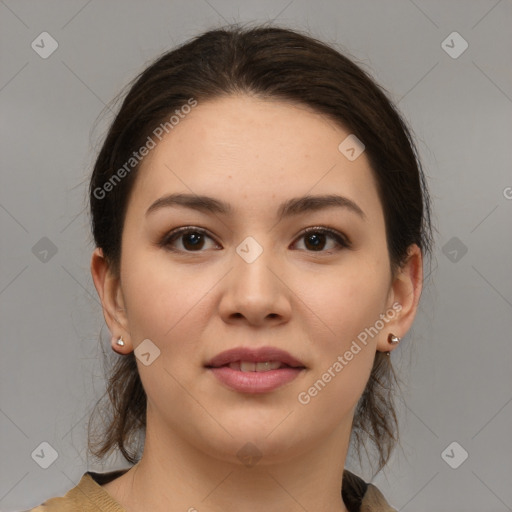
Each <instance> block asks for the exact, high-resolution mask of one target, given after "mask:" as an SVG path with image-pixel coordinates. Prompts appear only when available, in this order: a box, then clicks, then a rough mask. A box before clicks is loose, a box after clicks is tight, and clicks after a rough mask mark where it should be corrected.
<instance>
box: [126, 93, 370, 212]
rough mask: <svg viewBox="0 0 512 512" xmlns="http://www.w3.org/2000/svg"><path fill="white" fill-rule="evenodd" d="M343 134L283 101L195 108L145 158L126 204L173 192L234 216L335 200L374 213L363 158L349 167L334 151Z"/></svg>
mask: <svg viewBox="0 0 512 512" xmlns="http://www.w3.org/2000/svg"><path fill="white" fill-rule="evenodd" d="M349 135H350V132H349V131H347V130H346V129H344V128H343V127H341V126H340V125H339V124H337V123H334V122H333V121H332V120H331V119H329V118H327V117H326V116H323V115H321V114H319V113H317V112H315V111H313V110H311V109H310V108H308V107H306V106H302V105H297V104H292V103H288V102H284V101H279V100H262V99H257V98H253V97H249V96H228V97H223V98H219V99H215V100H213V101H207V102H204V103H201V102H199V103H198V105H197V106H196V107H195V108H194V109H192V110H191V112H190V113H189V114H187V115H186V116H183V118H181V119H180V121H179V123H178V124H177V125H175V126H174V127H173V129H172V130H171V131H169V133H168V134H167V135H166V136H165V137H163V139H162V141H161V142H159V143H158V144H157V145H156V147H155V148H154V149H153V150H151V152H150V153H149V154H148V155H147V156H146V157H145V159H144V161H143V162H142V164H141V167H140V169H139V171H138V176H137V179H136V183H135V188H136V189H137V190H136V192H135V191H134V192H135V193H134V194H133V196H132V197H133V199H134V200H135V201H136V202H137V203H140V205H141V207H142V206H143V204H146V205H147V204H148V202H150V201H154V200H155V199H157V198H158V197H160V196H162V195H164V194H166V193H170V192H175V191H179V192H184V193H192V194H198V195H210V196H215V197H219V198H222V199H223V200H225V201H227V202H229V203H232V204H233V206H234V209H235V210H237V209H240V208H244V209H250V208H256V207H258V208H259V207H261V203H262V202H268V201H272V202H275V203H278V202H279V203H280V202H282V201H284V200H286V199H287V198H289V197H297V196H303V195H306V194H326V193H340V194H343V195H344V196H346V197H349V198H354V199H356V198H357V201H358V203H359V204H360V205H361V203H363V204H364V205H365V207H366V209H369V210H371V209H372V208H377V209H378V208H379V207H380V204H377V205H375V204H374V203H375V201H377V203H378V202H379V201H378V197H377V191H376V186H375V181H374V177H373V173H372V171H371V168H370V166H369V163H368V160H367V158H366V156H365V154H364V152H363V153H362V154H361V155H360V156H359V157H358V158H356V159H355V160H353V161H350V160H349V159H347V158H346V156H345V155H344V154H342V153H341V152H340V150H339V149H338V147H339V145H340V143H342V142H343V141H344V140H345V139H346V138H347V137H348V136H349ZM361 206H362V205H361Z"/></svg>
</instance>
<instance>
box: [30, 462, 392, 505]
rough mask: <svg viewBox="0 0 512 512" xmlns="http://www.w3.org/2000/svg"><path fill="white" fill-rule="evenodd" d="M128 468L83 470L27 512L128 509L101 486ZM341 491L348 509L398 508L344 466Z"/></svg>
mask: <svg viewBox="0 0 512 512" xmlns="http://www.w3.org/2000/svg"><path fill="white" fill-rule="evenodd" d="M126 471H128V470H127V469H122V470H118V471H110V472H108V473H93V472H91V471H88V472H86V473H84V475H83V476H82V478H81V480H80V482H79V483H78V485H77V486H76V487H73V488H72V489H71V490H69V491H68V492H67V493H66V495H65V496H63V497H58V498H50V499H48V500H46V501H45V502H44V503H42V504H41V505H39V506H38V507H36V508H33V509H31V510H30V511H26V512H71V511H72V512H76V511H77V510H80V511H81V512H98V511H99V510H100V511H101V512H126V510H125V509H124V508H123V507H121V505H120V504H119V503H118V502H117V501H115V500H114V498H113V497H112V496H111V495H110V494H109V493H108V492H107V491H106V490H105V489H103V487H101V486H102V485H103V484H106V483H107V482H110V481H112V480H114V479H115V478H117V477H119V476H121V475H122V474H123V473H125V472H126ZM341 494H342V496H343V501H344V503H345V505H346V507H347V508H348V510H349V512H397V511H396V509H394V508H392V507H391V506H390V505H389V504H388V502H387V501H386V500H385V498H384V496H383V495H382V493H381V492H380V491H379V489H377V487H375V486H374V485H373V484H367V483H366V482H365V481H364V480H362V479H361V478H359V477H358V476H356V475H354V474H353V473H350V472H349V471H347V470H345V471H344V472H343V485H342V491H341Z"/></svg>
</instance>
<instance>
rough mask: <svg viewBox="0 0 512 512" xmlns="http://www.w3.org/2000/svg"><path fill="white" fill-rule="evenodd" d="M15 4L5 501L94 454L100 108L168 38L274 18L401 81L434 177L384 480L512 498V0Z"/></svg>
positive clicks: (6, 25) (1, 465) (1, 316)
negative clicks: (89, 209)
mask: <svg viewBox="0 0 512 512" xmlns="http://www.w3.org/2000/svg"><path fill="white" fill-rule="evenodd" d="M0 17H1V18H0V19H1V21H0V38H1V53H0V55H1V62H0V69H1V79H0V105H1V109H2V123H1V136H0V144H1V151H0V155H1V162H2V167H1V175H0V178H1V187H0V225H1V250H0V257H1V272H0V308H1V313H0V327H1V328H0V332H1V342H2V345H1V358H0V372H1V373H0V375H1V377H0V378H1V392H0V434H1V457H0V480H1V483H0V508H1V510H2V511H13V510H22V509H25V508H29V507H31V506H35V505H36V504H39V503H41V502H42V501H43V500H44V499H46V498H48V497H50V496H55V495H62V494H64V492H65V491H67V490H68V489H69V488H71V487H73V486H74V485H76V484H77V483H78V480H79V479H80V477H81V475H82V474H83V472H84V471H85V470H86V469H87V465H88V461H87V457H86V450H85V446H86V445H85V439H86V437H85V436H86V425H87V418H88V416H89V414H90V412H91V409H92V406H93V404H94V402H95V401H96V399H97V398H99V396H101V394H102V392H103V388H104V381H103V373H102V372H103V368H102V363H101V349H100V345H99V338H100V331H101V343H103V344H104V346H105V347H106V348H107V350H109V348H108V347H109V334H108V330H107V329H106V328H105V327H104V326H103V317H102V314H101V309H100V307H99V303H98V300H97V297H96V292H95V290H94V287H93V284H92V280H91V277H90V273H89V259H90V254H91V252H92V250H93V246H92V244H91V237H90V235H89V231H88V215H87V213H86V210H85V205H86V203H85V196H86V191H85V187H86V182H87V176H88V174H89V172H90V168H91V165H92V163H93V161H94V157H95V154H96V153H95V152H96V151H97V149H98V148H97V146H98V143H99V142H100V141H101V136H102V135H103V133H104V130H105V127H106V126H107V123H108V121H109V120H110V119H111V115H110V114H109V115H107V116H106V118H105V119H103V120H102V121H100V122H99V123H97V124H96V127H95V130H94V131H91V130H92V128H93V126H95V122H96V120H97V118H98V116H99V114H100V112H101V110H102V109H104V107H105V105H106V104H107V103H108V102H109V101H110V100H111V99H112V98H113V97H114V96H115V94H116V93H118V92H119V91H120V89H121V88H122V87H123V86H124V85H125V84H126V83H127V82H128V80H130V79H131V78H132V77H133V76H134V75H135V74H136V73H138V72H139V71H141V70H142V69H143V67H144V65H145V64H147V63H148V61H149V60H151V59H153V58H154V57H156V56H157V55H158V54H159V53H160V52H162V51H164V50H167V49H170V48H171V47H173V46H174V45H175V44H177V43H180V42H182V41H184V40H186V39H188V38H190V37H192V36H195V35H196V34H197V33H199V32H200V31H202V30H205V29H208V28H214V27H216V26H219V25H223V24H225V23H227V22H233V21H242V22H245V21H256V22H257V21H266V20H271V19H276V22H277V23H279V24H282V25H286V26H290V27H297V28H301V29H306V30H309V31H310V32H311V33H312V34H313V35H314V36H316V37H319V38H321V39H324V40H325V41H327V42H331V43H336V44H338V48H339V49H342V50H343V49H346V50H347V51H348V52H350V54H351V55H352V56H353V57H355V58H356V59H358V60H359V61H360V62H361V63H362V65H363V67H365V69H367V70H368V71H370V72H371V73H372V74H373V76H375V78H376V79H377V80H378V81H379V82H380V83H381V84H382V85H383V86H384V87H385V88H386V89H387V90H389V91H391V97H392V98H393V99H394V100H395V101H396V102H398V105H399V108H400V109H401V111H402V112H403V114H404V115H405V117H406V119H407V120H408V121H409V123H410V124H411V126H412V127H413V130H414V132H415V134H416V138H417V140H418V144H419V148H420V151H421V156H422V159H423V162H424V165H425V169H426V172H427V175H428V177H429V183H430V187H431V191H432V195H433V200H434V209H435V217H434V220H435V223H436V224H437V227H438V233H437V235H436V243H437V246H436V249H435V257H434V259H433V261H432V273H431V275H430V276H429V277H428V278H427V279H426V282H425V291H424V294H423V297H422V302H421V308H420V311H419V314H418V317H417V320H416V322H415V325H414V328H413V329H412V330H411V331H410V333H409V335H408V336H407V337H406V338H405V339H404V341H403V342H402V345H401V347H400V348H399V350H397V351H395V352H394V353H393V362H394V363H395V365H396V366H397V367H398V368H399V370H400V372H401V376H402V378H403V381H404V386H403V388H404V393H403V400H402V401H401V402H400V404H401V406H400V416H401V433H402V448H401V449H399V450H397V451H396V452H395V455H394V456H393V459H392V461H391V462H390V464H389V466H388V467H387V469H386V470H385V471H383V472H381V473H380V474H379V475H377V477H376V478H375V479H374V483H375V484H376V485H378V486H379V487H380V489H381V490H382V491H383V493H384V495H385V496H386V497H387V499H388V500H389V501H390V503H391V504H393V505H394V506H395V507H396V508H397V509H399V510H404V511H416V512H423V511H427V510H428V511H432V510H435V511H437V512H442V511H451V512H454V511H468V512H469V511H482V510H485V511H497V512H498V511H500V512H501V511H506V510H512V486H511V485H510V483H511V478H512V436H511V435H510V433H511V418H512V404H511V401H512V377H511V375H512V372H511V370H510V369H511V367H512V343H511V335H510V333H511V328H512V321H511V319H512V315H511V313H512V272H511V268H510V267H511V264H510V262H511V261H512V258H511V256H512V237H511V235H510V234H511V227H512V226H511V224H512V223H511V222H510V219H511V213H512V199H511V198H512V188H510V187H512V173H511V161H512V149H511V147H512V144H511V142H512V140H511V134H512V100H511V98H512V71H511V65H510V63H511V61H510V55H512V35H511V31H510V27H511V26H512V24H511V22H512V3H511V1H510V0H501V1H497V0H489V1H486V0H482V1H441V0H439V1H430V0H423V1H420V0H415V1H414V2H413V1H410V0H396V1H358V2H356V1H348V0H338V1H334V0H333V1H324V2H320V3H313V2H306V1H305V0H291V1H290V0H279V1H270V0H265V1H260V2H248V1H246V2H233V1H227V0H209V1H206V0H192V1H188V2H185V1H181V2H180V1H163V0H162V1H156V0H152V1H149V2H134V1H130V2H127V1H124V2H121V1H110V2H100V1H98V0H90V1H84V0H81V1H66V2H64V1H40V2H28V1H13V0H5V1H1V2H0ZM44 31H46V32H48V33H50V34H51V36H52V37H53V38H54V39H55V40H56V41H57V42H58V45H59V46H58V48H57V50H56V51H55V52H54V53H53V54H52V55H51V56H49V57H48V58H46V59H43V58H41V57H40V56H39V54H38V53H36V51H35V50H34V49H32V47H31V43H32V41H34V40H35V41H36V42H37V41H40V38H38V36H39V34H41V33H42V32H44ZM453 31H457V32H458V33H460V34H461V36H462V37H463V38H464V39H465V40H466V41H467V42H468V44H469V47H468V49H467V50H466V51H465V52H464V53H463V54H462V55H460V56H459V57H458V58H452V57H451V56H450V55H448V53H447V52H446V51H445V50H444V49H443V47H442V45H441V43H442V42H443V41H444V40H445V39H446V38H447V36H448V35H449V34H451V33H452V32H453ZM447 44H449V45H450V46H453V47H454V48H453V49H452V50H453V51H455V50H458V49H460V48H461V46H460V44H461V41H460V40H454V42H451V40H450V39H448V42H447ZM48 47H49V46H48V44H46V45H45V48H48ZM107 112H108V111H107ZM44 237H46V238H44ZM41 239H43V240H42V241H41ZM47 239H48V240H47ZM49 241H51V242H49ZM34 247H35V248H34ZM466 249H467V252H465V250H466ZM55 250H56V251H57V252H56V253H55V254H53V253H54V252H55ZM45 251H47V252H45ZM453 441H456V442H457V443H458V444H459V445H460V447H459V446H458V445H457V446H455V448H454V449H453V451H451V448H450V449H449V450H448V451H447V452H444V453H445V455H444V457H443V456H442V455H441V454H442V453H443V451H444V450H445V448H447V447H448V446H449V445H450V444H451V443H452V442H453ZM42 442H47V443H49V444H50V445H51V446H52V447H54V449H55V450H56V451H57V453H58V458H57V459H56V460H55V462H54V463H53V464H51V465H50V466H49V467H48V469H43V468H41V467H40V466H39V465H38V463H36V461H35V457H34V458H33V457H32V456H31V454H32V453H33V452H34V450H35V449H36V448H37V447H38V446H39V445H40V443H42ZM462 449H464V450H466V451H467V452H468V454H469V456H468V458H467V460H465V461H464V462H463V463H462V464H461V465H460V466H459V467H458V468H457V469H453V468H452V467H450V466H449V465H448V463H447V461H449V462H450V463H451V464H452V465H456V464H458V463H460V461H461V460H462V459H461V457H462V455H461V454H463V452H462ZM46 453H48V451H47V452H46ZM347 464H348V465H349V467H351V466H350V464H351V461H350V460H347ZM118 467H124V465H123V463H122V461H120V460H115V459H111V460H110V461H108V464H106V465H105V466H104V467H100V466H94V465H89V469H92V470H105V471H106V470H109V469H115V468H118ZM355 469H356V471H357V472H358V473H359V474H361V475H362V476H363V477H368V471H367V469H364V468H363V469H362V470H359V469H358V468H355Z"/></svg>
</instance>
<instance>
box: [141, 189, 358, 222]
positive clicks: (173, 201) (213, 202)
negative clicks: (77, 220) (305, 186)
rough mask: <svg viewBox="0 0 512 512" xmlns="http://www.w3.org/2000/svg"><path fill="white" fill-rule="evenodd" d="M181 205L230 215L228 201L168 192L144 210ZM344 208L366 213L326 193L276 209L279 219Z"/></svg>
mask: <svg viewBox="0 0 512 512" xmlns="http://www.w3.org/2000/svg"><path fill="white" fill-rule="evenodd" d="M175 206H181V207H184V208H190V209H192V210H197V211H200V212H204V213H214V214H221V215H230V214H232V213H233V208H232V206H231V205H230V204H229V203H225V202H224V201H220V200H219V199H215V198H213V197H209V196H205V195H197V194H169V195H166V196H163V197H161V198H159V199H157V200H156V201H155V202H154V203H153V204H152V205H151V206H150V207H149V208H148V209H147V211H146V215H149V214H150V213H152V212H155V211H157V210H160V209H161V208H168V207H175ZM333 207H337V208H344V209H346V210H348V211H350V212H352V213H355V214H356V215H358V216H359V217H361V218H362V219H363V220H366V215H365V213H364V212H363V210H362V209H361V208H360V207H359V206H358V205H357V204H356V203H355V202H354V201H352V200H351V199H349V198H347V197H343V196H340V195H337V194H326V195H317V196H310V195H308V196H303V197H295V198H292V199H288V200H287V201H285V202H283V203H282V204H281V205H280V206H279V208H278V211H277V218H278V219H279V220H281V219H283V218H285V217H291V216H294V215H300V214H302V213H308V212H315V211H320V210H324V209H326V208H333Z"/></svg>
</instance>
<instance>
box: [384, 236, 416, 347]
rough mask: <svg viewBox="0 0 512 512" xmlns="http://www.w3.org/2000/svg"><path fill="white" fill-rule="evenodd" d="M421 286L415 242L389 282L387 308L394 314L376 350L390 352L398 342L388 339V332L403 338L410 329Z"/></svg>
mask: <svg viewBox="0 0 512 512" xmlns="http://www.w3.org/2000/svg"><path fill="white" fill-rule="evenodd" d="M422 287H423V255H422V253H421V250H420V248H419V247H418V246H417V245H416V244H412V245H410V246H409V249H408V255H407V259H406V261H405V262H404V264H403V265H402V266H401V267H400V269H399V270H398V271H397V273H396V275H395V276H394V278H393V282H392V283H391V289H390V293H389V302H388V308H389V310H390V311H394V312H395V313H396V314H395V315H394V316H393V318H392V319H391V320H390V321H389V322H388V323H387V324H386V328H385V329H384V331H383V333H382V334H383V336H380V337H379V340H378V342H377V350H378V351H381V352H390V351H392V350H394V349H395V348H396V347H397V346H398V344H391V343H390V342H389V341H388V336H389V334H394V335H395V336H398V337H399V338H403V337H404V336H405V335H406V333H407V331H408V330H409V329H410V327H411V325H412V323H413V321H414V318H415V316H416V311H417V309H418V303H419V301H420V296H421V290H422Z"/></svg>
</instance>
